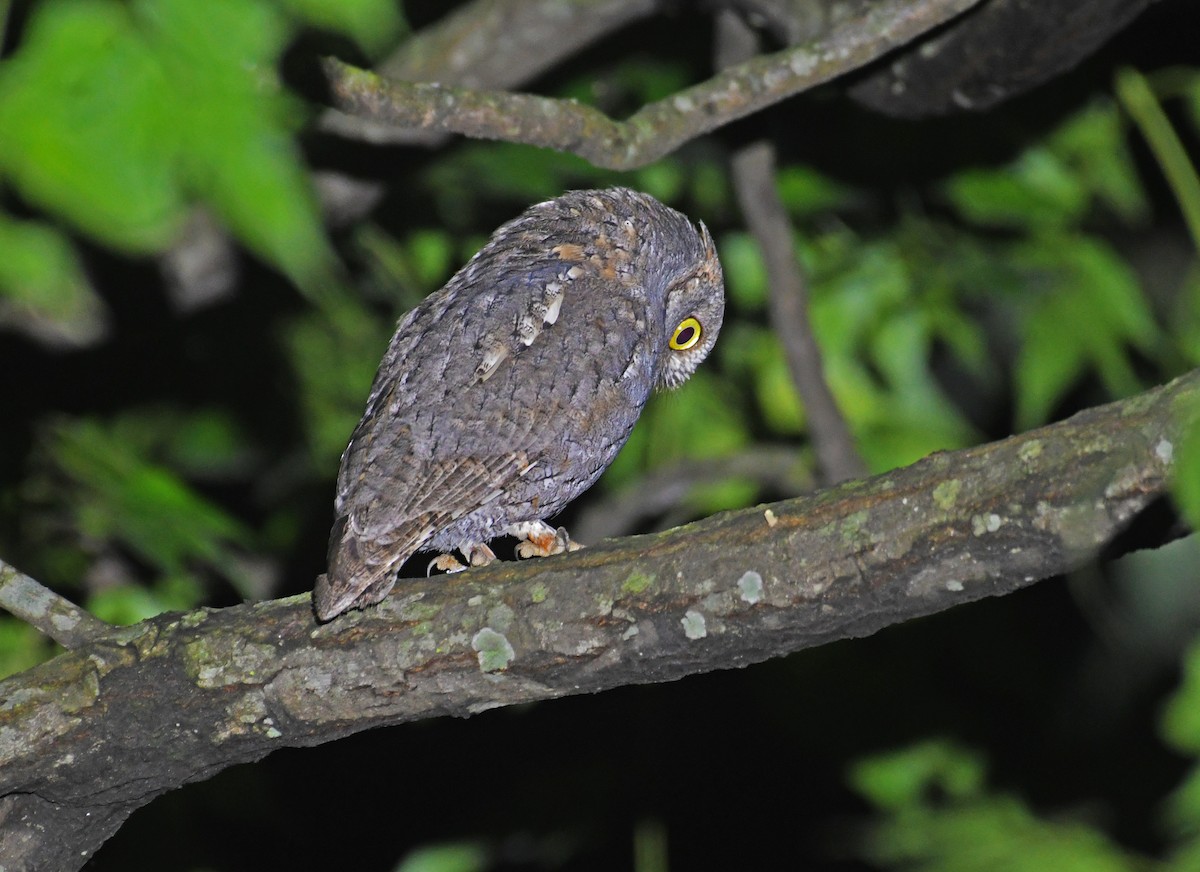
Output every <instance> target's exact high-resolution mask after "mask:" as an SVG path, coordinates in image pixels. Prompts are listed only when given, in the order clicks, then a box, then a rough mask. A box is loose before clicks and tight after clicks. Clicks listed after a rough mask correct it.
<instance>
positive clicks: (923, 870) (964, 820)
mask: <svg viewBox="0 0 1200 872" xmlns="http://www.w3.org/2000/svg"><path fill="white" fill-rule="evenodd" d="M850 780H851V782H852V784H853V785H854V787H855V789H856V790H858V792H859V793H861V794H862V795H863V796H864V797H865V798H866V799H867V800H868V801H869V802H870V803H871V804H872V805H874V806H875V807H876V808H877V809H878V816H877V818H876V820H875V821H874V822H873V823H872V824H871V825H870V827H869V829H868V830H867V837H866V838H865V839H864V840H863V841H862V850H863V853H864V854H865V856H866V858H868V859H870V860H872V861H874V862H875V863H877V864H879V865H880V866H883V867H894V868H903V869H910V870H914V872H917V870H920V872H976V870H978V872H1047V870H1051V869H1053V870H1063V872H1072V870H1078V872H1135V870H1149V869H1152V868H1162V869H1163V870H1166V869H1173V868H1177V867H1174V866H1172V865H1170V864H1163V865H1161V866H1158V865H1157V864H1153V863H1151V862H1150V861H1148V860H1147V859H1146V858H1144V857H1134V856H1133V855H1131V854H1129V853H1127V852H1126V851H1124V850H1122V849H1121V848H1120V847H1118V846H1117V845H1115V844H1114V843H1112V842H1111V841H1110V840H1109V839H1107V838H1106V837H1105V836H1104V835H1103V834H1102V833H1101V832H1100V831H1098V830H1097V829H1096V828H1094V827H1093V826H1091V825H1090V824H1088V823H1086V822H1084V821H1067V820H1061V819H1059V820H1048V819H1045V818H1042V817H1039V816H1038V815H1036V814H1035V813H1034V812H1032V811H1031V810H1030V809H1029V808H1028V807H1027V806H1026V805H1025V804H1024V803H1023V802H1022V801H1021V800H1020V799H1017V798H1016V797H1012V796H1007V795H1003V794H997V793H993V792H990V791H989V790H988V789H987V787H986V778H985V772H984V767H983V764H982V762H981V761H980V759H979V758H978V756H977V755H975V754H973V753H971V752H970V751H966V750H964V749H962V748H959V747H957V746H956V745H954V743H952V742H945V741H929V742H925V743H922V744H920V745H917V746H915V747H911V748H907V749H904V750H901V751H892V752H888V753H886V754H881V755H879V756H876V757H872V758H868V759H866V760H863V761H861V762H859V763H858V764H857V765H856V766H855V767H854V768H853V770H852V771H851V773H850ZM1178 868H1180V869H1182V868H1185V867H1178Z"/></svg>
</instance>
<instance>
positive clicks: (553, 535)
mask: <svg viewBox="0 0 1200 872" xmlns="http://www.w3.org/2000/svg"><path fill="white" fill-rule="evenodd" d="M508 532H509V533H510V534H512V535H513V536H516V537H517V538H518V539H520V540H521V541H520V542H518V543H517V557H520V558H521V559H522V560H527V559H529V558H530V557H550V556H552V555H554V554H563V553H565V552H567V551H578V550H579V549H580V547H582V546H580V545H579V543H577V542H572V541H571V537H570V536H569V535H568V534H567V528H566V527H559V528H558V529H557V530H555V529H554V528H553V527H551V526H550V525H549V524H546V523H545V522H543V521H530V522H529V523H526V524H513V525H512V526H511V527H509V528H508Z"/></svg>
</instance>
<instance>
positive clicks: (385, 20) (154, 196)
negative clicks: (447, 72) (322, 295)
mask: <svg viewBox="0 0 1200 872" xmlns="http://www.w3.org/2000/svg"><path fill="white" fill-rule="evenodd" d="M395 15H396V13H395V11H394V6H393V5H392V4H391V3H389V2H386V0H353V2H345V3H337V4H328V3H311V2H302V0H291V2H269V0H134V2H130V3H127V4H126V3H112V2H106V0H58V2H46V3H42V4H39V5H38V6H37V7H36V8H35V10H34V12H33V18H32V20H31V21H30V22H29V24H28V28H27V32H26V34H25V38H24V40H23V42H22V44H21V46H20V47H19V48H18V50H17V51H16V53H15V54H14V55H13V56H12V57H10V58H8V59H7V60H6V61H5V63H4V66H3V68H0V130H3V131H4V136H3V137H0V181H6V182H8V183H10V184H12V185H13V187H14V188H15V189H16V190H17V191H19V192H20V194H21V196H22V197H24V198H25V199H26V200H27V201H28V202H29V203H30V204H32V205H35V206H38V207H40V208H42V209H45V210H46V211H48V212H50V213H53V214H55V215H57V216H58V217H60V218H62V219H64V220H66V221H68V222H70V223H71V224H72V225H74V226H75V227H76V228H78V229H79V230H80V231H82V232H84V233H86V234H88V235H90V236H93V237H95V238H96V239H97V240H99V241H101V242H103V243H105V244H108V245H111V246H114V247H116V248H119V249H122V250H124V251H128V252H131V253H150V252H157V251H162V250H163V249H165V248H166V247H167V246H169V245H170V244H171V243H172V242H174V241H176V240H177V239H178V236H179V233H180V231H181V228H182V226H183V223H184V219H185V216H186V214H187V211H188V209H190V208H191V207H192V206H193V205H195V204H196V203H203V204H205V205H206V206H208V207H209V208H211V209H212V210H213V211H214V212H215V213H216V214H217V215H218V216H219V217H220V218H221V220H222V221H224V222H225V224H226V225H227V226H228V227H229V229H230V230H232V231H233V232H234V233H235V234H236V235H237V236H238V237H239V238H240V239H241V240H242V241H243V242H244V243H245V244H246V245H247V246H248V247H250V248H251V249H252V250H253V251H255V252H256V253H257V254H259V255H260V256H261V257H263V258H265V259H267V260H268V261H270V262H271V263H273V264H274V265H276V266H277V267H278V268H280V269H282V270H283V271H284V272H286V273H287V274H288V275H289V277H290V278H291V279H292V280H293V281H295V282H296V283H297V284H299V285H301V286H309V285H311V284H312V283H314V282H317V281H318V280H320V279H322V278H323V277H324V275H325V274H326V273H327V272H328V270H329V269H331V267H332V263H333V255H332V251H331V249H330V247H329V244H328V242H327V241H326V237H325V234H324V231H323V229H322V226H321V219H320V215H319V214H318V211H317V206H316V200H315V197H314V196H313V194H312V190H311V185H310V183H309V180H308V176H307V173H306V170H305V167H304V166H303V164H302V162H301V161H300V159H299V155H298V152H297V150H296V148H295V146H294V144H293V141H292V136H293V134H294V132H295V131H296V130H297V128H298V127H299V125H300V123H301V122H302V120H303V117H304V113H303V112H302V111H301V108H300V106H299V104H298V103H297V102H296V101H295V100H293V99H292V98H290V97H288V96H287V95H286V94H285V93H284V91H283V90H282V88H281V86H280V83H279V81H278V78H277V75H276V72H275V67H276V65H277V63H278V61H279V59H280V56H281V54H282V52H283V50H284V48H285V47H286V46H287V44H288V43H289V42H290V40H291V38H292V37H293V35H294V34H295V32H296V29H297V27H298V26H299V25H301V24H305V23H308V24H313V25H317V26H325V27H328V28H330V29H332V30H335V31H339V32H342V33H345V34H346V35H348V36H352V37H354V38H358V39H360V40H362V41H364V42H366V43H367V44H368V45H371V46H382V45H385V44H388V43H389V42H390V41H391V39H392V38H393V37H394V36H395V34H396V32H397V30H398V27H399V22H398V20H397V19H396V18H395ZM0 241H3V237H0ZM10 244H12V241H11V240H10ZM8 251H9V249H8V248H7V247H5V248H0V263H3V262H5V261H7V260H8V259H9V255H8ZM40 261H41V269H40V271H41V273H42V274H44V275H51V274H52V275H64V274H68V273H69V272H70V256H69V249H67V248H66V247H65V246H62V245H58V246H55V247H47V246H45V245H44V246H43V247H42V250H41V252H40ZM19 278H21V276H9V275H7V274H6V273H5V272H0V280H3V283H2V284H0V293H2V294H6V295H7V294H13V293H19V290H15V289H19V288H20V285H19V284H17V283H16V280H17V279H19ZM56 284H57V285H59V286H62V285H63V284H64V283H63V281H62V280H61V279H60V280H59V281H58V282H57V283H56Z"/></svg>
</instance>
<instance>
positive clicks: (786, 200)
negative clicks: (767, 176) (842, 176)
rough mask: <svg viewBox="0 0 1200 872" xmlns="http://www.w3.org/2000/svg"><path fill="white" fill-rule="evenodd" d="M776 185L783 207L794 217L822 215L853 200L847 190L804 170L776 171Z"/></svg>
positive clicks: (821, 176) (786, 168)
mask: <svg viewBox="0 0 1200 872" xmlns="http://www.w3.org/2000/svg"><path fill="white" fill-rule="evenodd" d="M776 185H777V187H778V190H779V197H780V199H781V200H783V204H784V205H785V206H786V207H787V210H788V212H789V213H790V214H791V215H794V216H796V217H806V216H809V215H824V214H826V213H828V212H833V211H836V210H838V209H842V208H845V207H846V206H848V205H849V204H850V203H851V202H852V201H853V200H854V194H853V192H852V191H851V189H850V188H847V187H846V186H845V185H841V184H838V183H837V182H835V181H833V180H832V179H830V178H829V177H828V176H825V175H823V174H821V173H819V172H817V171H816V170H815V169H813V168H812V167H808V166H786V167H780V169H779V172H778V174H777V176H776Z"/></svg>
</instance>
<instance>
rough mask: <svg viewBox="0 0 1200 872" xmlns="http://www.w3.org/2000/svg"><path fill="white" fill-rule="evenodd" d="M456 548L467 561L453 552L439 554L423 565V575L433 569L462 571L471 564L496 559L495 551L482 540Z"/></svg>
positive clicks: (486, 563)
mask: <svg viewBox="0 0 1200 872" xmlns="http://www.w3.org/2000/svg"><path fill="white" fill-rule="evenodd" d="M458 550H459V551H460V552H461V553H462V555H463V557H465V558H467V562H466V563H463V562H462V561H461V560H459V559H458V558H457V557H455V556H454V555H453V554H439V555H438V556H437V557H435V558H433V560H431V561H429V565H428V566H427V567H425V577H426V578H428V577H429V576H430V574H431V573H432V572H433V570H435V569H440V570H441V571H442V572H447V573H449V572H462V571H463V570H464V569H468V568H469V567H472V566H487V565H488V564H489V563H491V562H492V561H493V560H495V559H496V552H495V551H493V550H492V549H491V548H489V547H487V545H486V544H485V543H483V542H468V543H465V544H463V545H460V546H459V548H458Z"/></svg>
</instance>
